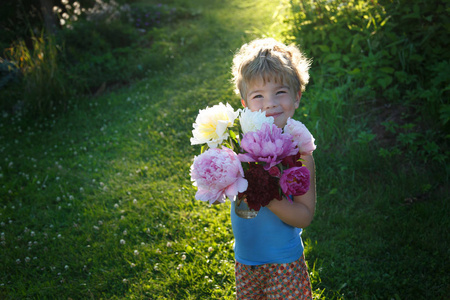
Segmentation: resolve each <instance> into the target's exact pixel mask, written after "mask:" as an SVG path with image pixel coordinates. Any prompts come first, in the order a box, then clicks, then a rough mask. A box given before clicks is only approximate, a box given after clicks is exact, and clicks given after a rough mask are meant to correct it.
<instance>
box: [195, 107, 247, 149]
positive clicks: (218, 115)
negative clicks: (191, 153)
mask: <svg viewBox="0 0 450 300" xmlns="http://www.w3.org/2000/svg"><path fill="white" fill-rule="evenodd" d="M238 115H239V112H237V111H234V109H233V108H232V107H231V105H229V104H228V103H227V105H224V104H223V103H219V104H218V105H214V106H213V107H207V108H205V109H201V110H200V111H199V113H198V116H197V119H195V123H194V125H193V126H194V130H192V134H193V136H194V137H192V138H191V145H198V144H205V143H207V144H208V146H209V147H210V148H216V147H217V146H218V145H220V144H221V143H222V142H223V141H224V140H225V139H227V138H228V132H227V128H228V127H232V126H233V124H234V120H235V119H236V118H237V116H238Z"/></svg>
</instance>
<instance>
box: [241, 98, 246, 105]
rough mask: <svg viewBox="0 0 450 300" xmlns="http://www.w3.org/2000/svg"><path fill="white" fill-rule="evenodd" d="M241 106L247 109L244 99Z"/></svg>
mask: <svg viewBox="0 0 450 300" xmlns="http://www.w3.org/2000/svg"><path fill="white" fill-rule="evenodd" d="M241 104H242V106H243V107H247V105H245V101H244V99H241Z"/></svg>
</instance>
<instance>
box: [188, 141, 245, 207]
mask: <svg viewBox="0 0 450 300" xmlns="http://www.w3.org/2000/svg"><path fill="white" fill-rule="evenodd" d="M191 180H192V181H194V183H193V185H194V186H197V193H196V194H195V198H196V199H197V200H202V201H209V203H210V204H212V203H214V202H216V201H218V202H222V203H223V202H225V198H226V197H228V198H230V199H233V197H234V196H236V195H237V194H238V193H239V192H244V191H245V190H246V189H247V186H248V182H247V180H246V179H244V170H243V169H242V165H241V162H240V161H239V159H238V157H237V155H236V153H234V152H233V151H232V150H231V149H228V148H222V149H220V148H211V149H209V150H207V151H206V152H204V153H202V154H200V155H199V156H196V157H195V158H194V163H193V164H192V166H191Z"/></svg>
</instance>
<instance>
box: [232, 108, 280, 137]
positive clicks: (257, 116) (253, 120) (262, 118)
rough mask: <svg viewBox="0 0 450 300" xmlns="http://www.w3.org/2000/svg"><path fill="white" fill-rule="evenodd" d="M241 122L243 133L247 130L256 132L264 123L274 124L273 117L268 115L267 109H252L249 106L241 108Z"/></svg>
mask: <svg viewBox="0 0 450 300" xmlns="http://www.w3.org/2000/svg"><path fill="white" fill-rule="evenodd" d="M240 113H241V115H240V117H239V122H240V123H241V128H242V132H243V134H246V133H247V132H256V131H258V130H260V129H261V126H262V124H264V123H269V124H271V125H272V124H273V122H274V119H273V117H266V112H265V111H261V110H259V111H251V110H250V109H248V108H247V107H246V108H244V109H242V110H240Z"/></svg>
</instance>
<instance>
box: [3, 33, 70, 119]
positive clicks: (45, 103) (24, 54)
mask: <svg viewBox="0 0 450 300" xmlns="http://www.w3.org/2000/svg"><path fill="white" fill-rule="evenodd" d="M32 44H33V47H32V50H30V49H28V47H27V45H26V44H25V41H24V40H20V41H18V42H15V43H14V44H13V45H12V46H11V47H10V48H9V49H7V51H6V56H7V58H8V59H9V60H10V61H11V63H12V64H14V66H15V68H17V69H19V70H20V72H21V74H22V75H23V76H22V81H21V82H20V83H18V84H19V85H20V86H17V84H13V85H12V87H11V88H10V89H8V88H5V89H2V91H1V92H2V93H1V94H2V95H3V96H5V97H4V98H3V97H2V98H3V99H4V101H5V102H3V103H2V107H4V108H5V107H13V108H14V110H16V111H17V112H21V113H25V114H30V115H33V116H34V115H46V114H49V113H54V112H56V111H58V110H61V109H62V110H64V109H66V108H67V104H68V99H69V98H70V95H71V90H70V89H69V88H68V86H67V82H66V76H65V74H64V72H63V71H62V70H61V69H60V68H59V62H58V56H59V49H58V47H57V46H56V44H55V39H54V38H53V37H52V36H47V37H44V35H43V34H41V36H39V37H38V36H34V35H33V36H32Z"/></svg>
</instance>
